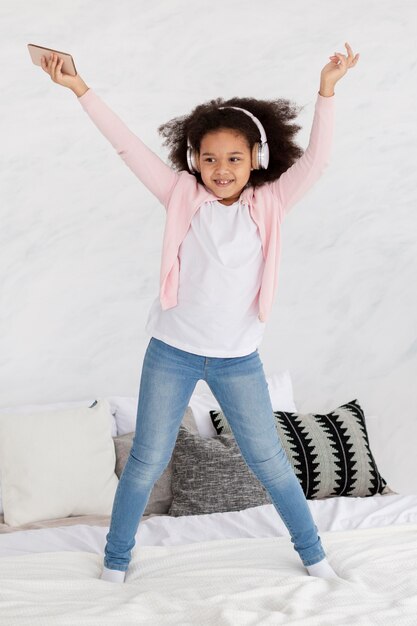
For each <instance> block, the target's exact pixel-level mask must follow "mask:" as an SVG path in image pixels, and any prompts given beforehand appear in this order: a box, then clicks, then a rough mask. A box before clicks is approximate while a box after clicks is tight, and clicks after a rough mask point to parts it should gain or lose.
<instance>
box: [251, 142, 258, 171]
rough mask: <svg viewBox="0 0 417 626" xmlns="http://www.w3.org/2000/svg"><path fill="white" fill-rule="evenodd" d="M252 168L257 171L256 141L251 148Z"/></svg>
mask: <svg viewBox="0 0 417 626" xmlns="http://www.w3.org/2000/svg"><path fill="white" fill-rule="evenodd" d="M252 167H253V169H254V170H259V142H258V141H257V142H256V143H255V144H254V145H253V148H252Z"/></svg>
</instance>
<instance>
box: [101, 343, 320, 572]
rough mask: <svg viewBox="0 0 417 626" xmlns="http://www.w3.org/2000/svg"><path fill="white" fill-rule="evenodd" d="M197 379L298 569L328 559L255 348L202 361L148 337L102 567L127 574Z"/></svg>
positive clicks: (188, 353)
mask: <svg viewBox="0 0 417 626" xmlns="http://www.w3.org/2000/svg"><path fill="white" fill-rule="evenodd" d="M200 379H202V380H205V381H206V383H207V384H208V386H209V387H210V389H211V391H212V392H213V394H214V396H215V397H216V399H217V401H218V403H219V405H220V407H221V409H222V411H223V413H224V415H225V416H226V418H227V420H228V422H229V424H230V427H231V429H232V432H233V435H234V437H235V440H236V443H237V445H238V447H239V449H240V452H241V454H242V457H243V459H244V460H245V462H246V464H247V465H248V467H249V468H250V469H251V470H252V472H253V473H254V474H255V476H256V477H257V478H258V480H259V481H260V482H261V484H262V485H263V486H264V487H265V489H266V490H267V492H268V494H269V497H270V499H271V501H272V503H273V505H274V507H275V509H276V510H277V511H278V514H279V515H280V517H281V518H282V520H283V522H284V524H285V526H286V527H287V529H288V531H289V533H290V536H291V542H292V543H293V544H294V549H295V550H296V551H297V552H298V554H299V556H300V558H301V560H302V562H303V564H304V565H312V564H313V563H317V562H318V561H321V560H322V559H323V558H324V557H325V556H326V554H325V551H324V549H323V546H322V544H321V540H320V537H319V535H318V529H317V526H316V525H315V523H314V520H313V517H312V515H311V511H310V509H309V507H308V504H307V500H306V497H305V495H304V492H303V490H302V487H301V485H300V482H299V480H298V478H297V477H296V475H295V473H294V470H293V468H292V466H291V464H290V462H289V460H288V457H287V455H286V452H285V450H284V448H283V447H282V444H281V440H280V437H279V434H278V431H277V428H276V425H275V419H276V418H275V416H274V413H273V408H272V405H271V399H270V396H269V391H268V385H267V382H266V378H265V374H264V371H263V365H262V362H261V359H260V357H259V353H258V350H255V352H252V353H251V354H248V355H245V356H242V357H233V358H219V357H204V356H201V355H198V354H194V353H191V352H185V351H184V350H180V349H178V348H175V347H174V346H171V345H169V344H167V343H165V342H163V341H160V340H159V339H156V338H155V337H152V338H151V339H150V341H149V345H148V347H147V349H146V353H145V357H144V361H143V368H142V374H141V381H140V389H139V398H138V409H137V418H136V432H135V436H134V439H133V443H132V448H131V451H130V455H129V457H128V460H127V462H126V465H125V467H124V469H123V472H122V474H121V476H120V480H119V484H118V487H117V490H116V493H115V497H114V502H113V510H112V515H111V521H110V527H109V532H108V534H107V535H106V541H107V543H106V546H105V549H104V553H105V556H104V565H105V566H106V567H107V568H109V569H116V570H122V571H126V570H127V569H128V566H129V562H130V559H131V550H132V548H133V547H134V545H135V535H136V532H137V529H138V526H139V521H140V518H141V517H142V514H143V511H144V510H145V507H146V505H147V502H148V500H149V496H150V494H151V491H152V488H153V486H154V484H155V482H156V481H157V479H158V478H159V477H160V476H161V474H162V473H163V471H164V469H165V468H166V466H167V465H168V463H169V461H170V459H171V455H172V451H173V449H174V446H175V443H176V439H177V435H178V431H179V428H180V425H181V421H182V418H183V416H184V413H185V411H186V409H187V406H188V404H189V400H190V398H191V395H192V393H193V391H194V388H195V386H196V384H197V382H198V381H199V380H200Z"/></svg>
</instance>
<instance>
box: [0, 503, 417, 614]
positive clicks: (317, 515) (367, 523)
mask: <svg viewBox="0 0 417 626" xmlns="http://www.w3.org/2000/svg"><path fill="white" fill-rule="evenodd" d="M307 502H308V506H309V507H310V510H311V512H312V515H313V518H314V520H315V522H316V525H317V527H318V529H319V532H320V531H321V532H325V531H326V532H327V531H328V532H331V531H343V530H353V529H359V528H381V527H384V526H389V525H401V524H413V523H414V524H417V495H401V494H395V495H391V494H390V495H384V496H382V495H375V496H371V497H368V498H352V497H337V498H326V499H322V500H308V501H307ZM107 532H108V526H90V525H83V524H76V525H73V526H61V527H58V528H41V529H32V530H22V531H16V532H13V533H10V534H8V533H6V534H0V557H8V556H17V555H24V554H31V553H39V552H54V551H84V552H91V553H94V554H96V555H100V556H102V554H103V550H104V546H105V543H106V534H107ZM277 536H285V537H289V533H288V531H287V529H286V527H285V526H284V523H283V522H282V520H281V518H280V517H279V515H278V513H277V512H276V510H275V508H274V506H273V505H272V504H266V505H263V506H258V507H253V508H250V509H245V510H243V511H231V512H227V513H211V514H207V515H189V516H183V517H170V516H168V515H156V516H153V517H150V518H148V519H147V520H143V521H141V523H140V524H139V528H138V532H137V534H136V545H135V547H134V549H133V552H132V556H133V555H134V554H135V553H137V552H138V551H139V550H140V547H141V546H175V545H185V544H189V543H195V542H199V541H215V540H222V539H237V538H260V537H277ZM416 623H417V622H416Z"/></svg>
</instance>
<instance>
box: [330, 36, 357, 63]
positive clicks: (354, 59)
mask: <svg viewBox="0 0 417 626" xmlns="http://www.w3.org/2000/svg"><path fill="white" fill-rule="evenodd" d="M345 46H346V50H347V52H348V55H347V56H346V55H344V54H341V53H340V52H335V53H334V54H335V56H334V57H330V58H331V59H332V60H333V59H335V58H336V59H338V60H339V61H340V63H341V65H343V66H346V67H348V68H349V67H353V66H355V65H356V63H357V62H358V59H359V53H358V54H356V55H355V56H353V51H352V48H351V47H350V45H349V44H348V43H347V42H346V43H345Z"/></svg>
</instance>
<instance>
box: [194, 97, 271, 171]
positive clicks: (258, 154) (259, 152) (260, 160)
mask: <svg viewBox="0 0 417 626" xmlns="http://www.w3.org/2000/svg"><path fill="white" fill-rule="evenodd" d="M219 109H238V110H239V111H243V112H244V113H246V115H249V117H250V118H252V120H253V121H254V122H255V124H256V126H257V127H258V130H259V132H260V135H261V141H260V142H257V143H256V144H255V145H254V147H253V156H252V159H254V160H255V162H256V166H255V169H265V170H266V168H267V167H268V163H269V146H268V141H267V138H266V132H265V129H264V127H263V126H262V124H261V122H260V121H259V120H258V118H257V117H255V116H254V115H253V113H251V112H250V111H247V110H246V109H242V108H241V107H235V106H232V105H228V106H224V107H219ZM252 162H253V161H252ZM187 163H188V167H189V169H190V172H198V171H199V170H198V167H197V162H196V159H195V152H194V149H193V147H192V145H191V143H190V139H189V137H187Z"/></svg>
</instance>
